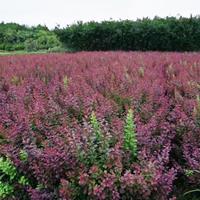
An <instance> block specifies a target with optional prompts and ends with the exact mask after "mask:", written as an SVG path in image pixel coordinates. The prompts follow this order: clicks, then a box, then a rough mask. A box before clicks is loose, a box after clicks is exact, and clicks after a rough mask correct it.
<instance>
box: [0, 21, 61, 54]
mask: <svg viewBox="0 0 200 200" xmlns="http://www.w3.org/2000/svg"><path fill="white" fill-rule="evenodd" d="M60 47H61V43H60V41H59V39H58V38H57V36H56V35H55V33H54V32H53V31H50V30H49V29H48V28H47V27H46V26H41V25H38V26H37V27H27V26H25V25H19V24H16V23H7V24H5V23H3V22H2V23H0V50H2V51H19V50H20V51H21V50H25V51H39V50H51V49H55V48H60Z"/></svg>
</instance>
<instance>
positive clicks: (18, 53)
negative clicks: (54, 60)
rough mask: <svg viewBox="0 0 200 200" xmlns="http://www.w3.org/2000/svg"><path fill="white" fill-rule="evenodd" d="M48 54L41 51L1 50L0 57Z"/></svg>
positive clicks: (45, 51)
mask: <svg viewBox="0 0 200 200" xmlns="http://www.w3.org/2000/svg"><path fill="white" fill-rule="evenodd" d="M43 53H48V51H47V50H40V51H30V52H28V51H23V50H21V51H1V50H0V56H6V55H24V54H43Z"/></svg>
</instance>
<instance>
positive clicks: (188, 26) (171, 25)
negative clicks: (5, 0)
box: [0, 16, 200, 52]
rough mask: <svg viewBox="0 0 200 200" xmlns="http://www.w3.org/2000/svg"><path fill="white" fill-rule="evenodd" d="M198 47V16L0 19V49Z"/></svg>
mask: <svg viewBox="0 0 200 200" xmlns="http://www.w3.org/2000/svg"><path fill="white" fill-rule="evenodd" d="M19 50H20V51H21V50H23V51H29V52H33V51H39V50H40V51H41V50H47V51H48V52H60V51H66V50H67V51H82V50H84V51H101V50H102V51H105V50H125V51H129V50H136V51H199V50H200V17H198V16H196V17H192V16H191V17H190V18H184V17H179V18H175V17H166V18H159V17H155V18H154V19H149V18H143V19H138V20H136V21H131V20H123V21H112V20H111V21H103V22H94V21H91V22H87V23H83V22H78V23H76V24H73V25H70V26H67V27H65V28H60V27H55V29H54V30H49V29H48V28H47V27H46V26H41V25H38V26H36V27H27V26H25V25H19V24H16V23H7V24H5V23H3V22H2V23H0V51H19Z"/></svg>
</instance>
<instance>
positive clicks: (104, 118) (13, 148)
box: [0, 52, 200, 200]
mask: <svg viewBox="0 0 200 200" xmlns="http://www.w3.org/2000/svg"><path fill="white" fill-rule="evenodd" d="M192 190H195V191H196V192H190V191H192ZM198 191H200V53H159V52H146V53H144V52H79V53H69V54H44V55H15V56H1V57H0V199H9V200H90V199H91V200H104V199H105V200H121V199H122V200H176V199H192V198H193V199H197V200H198V199H200V195H199V194H200V193H199V192H198Z"/></svg>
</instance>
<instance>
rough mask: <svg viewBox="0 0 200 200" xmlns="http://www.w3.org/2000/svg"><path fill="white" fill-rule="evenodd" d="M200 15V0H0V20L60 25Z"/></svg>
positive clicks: (50, 25) (52, 25)
mask: <svg viewBox="0 0 200 200" xmlns="http://www.w3.org/2000/svg"><path fill="white" fill-rule="evenodd" d="M190 14H192V15H199V14H200V0H0V22H1V21H4V22H17V23H20V24H26V25H37V24H42V25H47V26H48V27H50V28H53V27H54V26H56V25H57V24H60V25H61V27H63V26H66V25H67V24H72V23H74V22H77V21H84V22H86V21H91V20H95V21H102V20H109V19H110V18H112V19H116V20H118V19H133V20H134V19H137V18H142V17H150V18H152V17H154V16H155V15H157V16H160V17H166V16H178V15H182V16H186V17H189V16H190Z"/></svg>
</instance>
